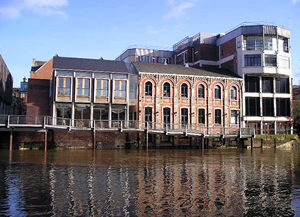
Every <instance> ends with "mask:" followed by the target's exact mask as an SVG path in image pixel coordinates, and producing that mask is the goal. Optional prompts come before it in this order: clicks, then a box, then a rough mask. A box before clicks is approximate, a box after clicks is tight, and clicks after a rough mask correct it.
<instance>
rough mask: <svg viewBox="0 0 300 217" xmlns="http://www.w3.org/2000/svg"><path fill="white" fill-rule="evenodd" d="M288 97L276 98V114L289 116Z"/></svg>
mask: <svg viewBox="0 0 300 217" xmlns="http://www.w3.org/2000/svg"><path fill="white" fill-rule="evenodd" d="M290 110H291V107H290V99H276V111H277V114H276V115H277V116H278V117H282V116H287V117H290V116H291V114H290Z"/></svg>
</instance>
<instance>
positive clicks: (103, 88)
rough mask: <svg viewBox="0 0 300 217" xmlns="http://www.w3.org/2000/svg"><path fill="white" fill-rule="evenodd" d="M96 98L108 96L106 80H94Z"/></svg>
mask: <svg viewBox="0 0 300 217" xmlns="http://www.w3.org/2000/svg"><path fill="white" fill-rule="evenodd" d="M96 96H104V97H107V96H108V80H104V79H97V80H96Z"/></svg>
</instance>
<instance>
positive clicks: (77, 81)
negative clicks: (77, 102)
mask: <svg viewBox="0 0 300 217" xmlns="http://www.w3.org/2000/svg"><path fill="white" fill-rule="evenodd" d="M80 79H82V88H78V84H79V80H80ZM86 80H89V88H85V84H86V82H85V81H86ZM79 89H82V90H83V91H82V94H81V95H79V94H78V90H79ZM86 89H88V93H89V95H87V96H86V95H84V93H85V90H86ZM84 97H88V98H89V99H91V78H88V77H76V99H77V98H84Z"/></svg>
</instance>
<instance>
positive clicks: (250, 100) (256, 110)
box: [246, 97, 260, 116]
mask: <svg viewBox="0 0 300 217" xmlns="http://www.w3.org/2000/svg"><path fill="white" fill-rule="evenodd" d="M246 116H260V102H259V97H246Z"/></svg>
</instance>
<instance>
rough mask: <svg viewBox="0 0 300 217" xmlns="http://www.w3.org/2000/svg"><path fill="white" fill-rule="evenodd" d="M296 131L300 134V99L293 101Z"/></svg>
mask: <svg viewBox="0 0 300 217" xmlns="http://www.w3.org/2000/svg"><path fill="white" fill-rule="evenodd" d="M293 114H294V131H295V133H297V134H298V135H300V100H294V101H293Z"/></svg>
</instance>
